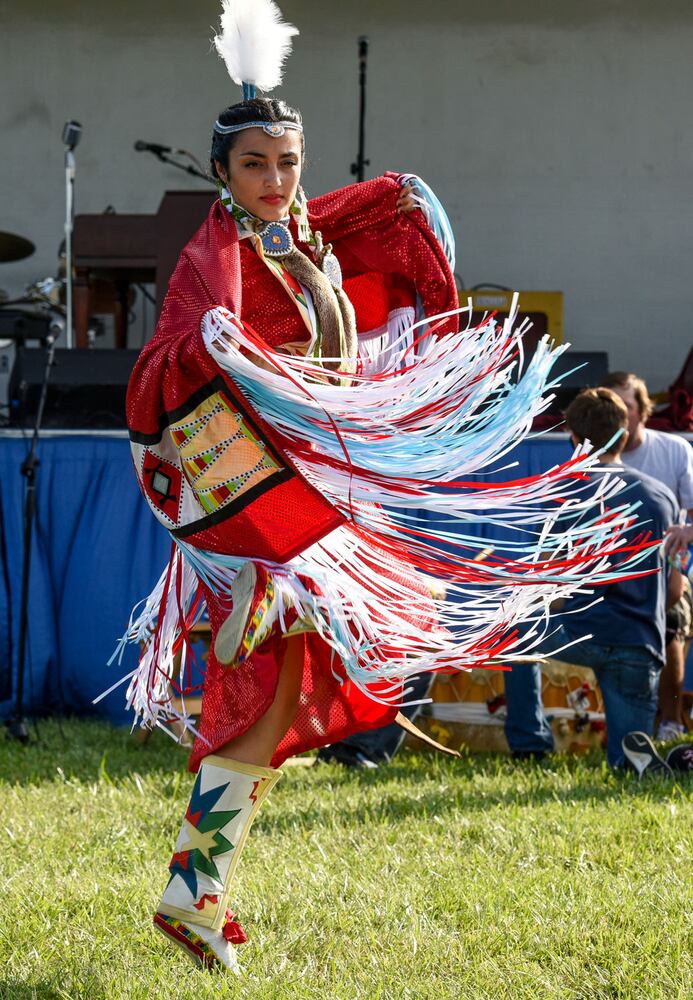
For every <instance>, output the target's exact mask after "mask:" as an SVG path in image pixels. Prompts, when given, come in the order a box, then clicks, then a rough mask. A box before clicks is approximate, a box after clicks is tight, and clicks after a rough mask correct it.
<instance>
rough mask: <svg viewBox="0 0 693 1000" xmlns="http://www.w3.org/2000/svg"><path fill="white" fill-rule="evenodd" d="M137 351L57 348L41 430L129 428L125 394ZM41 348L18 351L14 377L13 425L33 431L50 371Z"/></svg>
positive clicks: (12, 388) (26, 348)
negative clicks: (127, 426)
mask: <svg viewBox="0 0 693 1000" xmlns="http://www.w3.org/2000/svg"><path fill="white" fill-rule="evenodd" d="M138 354H139V351H124V350H115V349H106V348H104V349H101V348H96V349H94V350H86V349H84V350H83V349H81V348H76V349H73V350H68V349H66V348H58V349H57V350H56V352H55V364H54V365H53V368H52V369H51V374H50V380H49V382H48V393H47V396H46V406H45V409H44V412H43V423H42V426H43V427H50V428H63V429H69V430H75V429H80V428H82V429H84V428H92V429H98V428H100V429H108V428H125V426H126V423H125V393H126V391H127V385H128V381H129V379H130V373H131V372H132V369H133V366H134V364H135V361H136V360H137V356H138ZM46 357H47V352H46V350H45V349H42V348H37V347H36V348H29V347H19V346H18V347H17V352H16V355H15V363H14V368H13V369H12V375H11V376H10V386H9V398H10V424H11V425H12V426H13V427H24V428H27V427H31V426H33V423H34V419H35V416H36V410H37V408H38V403H39V397H40V395H41V384H42V382H43V377H44V373H45V370H46Z"/></svg>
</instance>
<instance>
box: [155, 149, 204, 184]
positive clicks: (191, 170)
mask: <svg viewBox="0 0 693 1000" xmlns="http://www.w3.org/2000/svg"><path fill="white" fill-rule="evenodd" d="M154 155H155V156H156V157H157V159H159V160H161V162H162V163H168V165H169V167H177V168H178V169H179V170H184V171H185V173H186V174H191V175H192V176H193V177H201V178H202V180H203V181H207V183H208V184H214V181H213V180H212V178H211V177H210V176H209V175H208V174H204V173H202V171H201V170H198V169H197V167H193V166H190V165H187V166H186V165H185V163H178V161H177V160H172V159H171V157H170V156H167V155H166V153H154Z"/></svg>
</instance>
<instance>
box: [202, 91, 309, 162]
mask: <svg viewBox="0 0 693 1000" xmlns="http://www.w3.org/2000/svg"><path fill="white" fill-rule="evenodd" d="M217 120H218V122H219V124H220V125H243V124H245V123H246V122H292V123H293V124H294V125H301V124H303V122H302V119H301V112H300V111H297V110H296V108H292V107H289V105H288V104H286V103H285V102H284V101H275V100H272V99H271V98H269V97H254V98H253V99H252V101H241V103H240V104H232V105H231V106H230V107H228V108H226V110H225V111H222V112H221V114H220V115H219V117H218V119H217ZM239 135H240V133H239V132H230V133H229V134H228V135H219V133H218V132H213V133H212V149H211V152H210V154H209V160H210V170H211V173H212V177H218V176H219V175H218V174H217V168H216V166H215V164H214V161H215V160H218V161H219V162H220V163H223V164H224V165H225V166H228V160H229V151H230V150H231V149H232V148H233V144H234V143H235V142H236V140H237V139H238V137H239ZM301 151H303V133H301Z"/></svg>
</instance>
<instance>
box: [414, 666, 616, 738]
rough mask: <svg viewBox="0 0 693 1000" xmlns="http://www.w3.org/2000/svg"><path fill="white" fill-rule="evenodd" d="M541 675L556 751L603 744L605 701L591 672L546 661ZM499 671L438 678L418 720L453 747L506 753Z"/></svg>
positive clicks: (544, 700) (467, 672) (417, 722)
mask: <svg viewBox="0 0 693 1000" xmlns="http://www.w3.org/2000/svg"><path fill="white" fill-rule="evenodd" d="M541 673H542V700H543V703H544V711H545V713H546V717H547V719H548V721H549V723H550V725H551V729H552V731H553V736H554V745H555V748H556V750H557V751H559V752H567V753H585V752H587V751H588V750H592V749H594V748H600V747H602V746H603V745H604V740H605V736H606V724H605V719H604V703H603V701H602V696H601V692H600V690H599V687H598V685H597V682H596V679H595V676H594V674H593V672H592V670H590V668H589V667H581V666H578V665H577V664H573V663H566V662H563V661H561V660H553V659H547V660H545V661H544V662H543V663H542V664H541ZM503 674H504V671H502V670H488V669H486V670H470V671H460V672H459V673H456V674H441V675H439V676H437V677H436V678H435V679H434V681H433V685H432V687H431V691H430V697H431V699H432V701H431V703H430V704H428V705H425V706H424V708H423V710H422V713H421V715H420V716H419V718H418V719H417V720H416V724H417V725H418V726H419V728H420V729H422V730H423V731H424V732H426V733H427V734H428V735H430V736H431V737H432V738H433V739H435V740H437V741H438V742H439V743H442V744H443V745H444V746H447V747H450V748H451V749H454V750H463V751H465V750H466V751H472V752H475V751H476V752H478V751H491V752H495V753H508V752H509V748H508V744H507V742H506V739H505V732H504V729H503V723H504V721H505V717H506V707H505V694H504V690H505V688H504V683H503ZM412 745H413V744H412ZM420 746H421V744H419V749H420Z"/></svg>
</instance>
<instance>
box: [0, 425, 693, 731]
mask: <svg viewBox="0 0 693 1000" xmlns="http://www.w3.org/2000/svg"><path fill="white" fill-rule="evenodd" d="M28 447H29V439H28V436H26V435H24V434H22V433H21V432H19V431H3V432H2V433H1V434H0V525H1V533H0V569H1V576H0V657H1V660H0V662H1V663H2V670H0V715H1V716H3V717H7V716H8V715H9V714H10V712H11V709H12V703H13V697H14V683H15V679H16V671H17V648H18V628H19V609H20V594H21V571H22V545H23V528H22V509H23V508H22V502H23V496H24V479H23V477H22V475H21V472H20V469H21V464H22V461H23V459H24V457H25V455H26V453H27V450H28ZM569 455H570V446H569V442H568V439H567V437H566V436H565V435H564V434H557V433H550V434H544V435H542V436H541V437H538V438H530V439H529V440H527V441H525V442H523V443H522V444H521V445H520V446H519V447H518V448H517V449H516V450H515V451H514V452H513V453H512V455H511V456H509V457H508V459H507V460H506V461H504V462H503V463H501V464H502V465H503V466H504V467H505V471H503V472H501V473H499V474H498V475H494V476H491V475H488V476H486V477H480V478H482V479H486V480H491V479H519V478H523V477H526V476H531V475H535V474H537V473H538V472H540V471H544V470H546V469H548V468H550V467H551V466H553V465H556V464H557V463H559V462H562V461H564V460H565V459H567V458H568V457H569ZM39 458H40V466H39V469H38V476H37V511H36V523H35V533H34V544H33V550H32V560H31V586H30V603H29V632H28V656H27V675H26V698H25V703H26V709H27V711H28V712H29V713H41V714H43V713H50V712H64V713H68V714H76V715H83V714H94V715H98V716H101V717H103V718H107V719H108V720H110V721H112V722H116V723H125V722H126V721H127V718H128V717H127V715H126V713H125V711H124V709H123V694H124V690H123V688H121V689H118V690H117V691H115V692H114V693H112V694H111V695H109V696H108V698H106V699H104V700H103V701H102V702H100V703H99V705H97V706H94V705H92V701H93V699H94V698H95V697H96V696H97V695H98V694H100V693H101V692H102V691H104V690H105V689H106V688H108V687H110V686H111V685H112V684H113V683H114V682H115V681H116V680H117V679H118V678H119V677H120V676H121V675H123V674H125V673H126V672H127V671H129V670H130V669H132V668H133V667H134V665H135V662H136V656H137V654H136V651H135V650H134V649H132V648H130V649H128V650H127V652H126V655H125V657H124V659H123V663H122V665H121V666H120V667H118V666H116V665H115V664H114V665H112V666H110V667H109V666H108V660H109V659H110V657H111V655H112V653H113V650H114V648H115V645H116V642H117V640H118V638H119V637H120V636H121V635H122V634H123V632H124V631H125V628H126V626H127V623H128V620H129V616H130V612H131V610H132V608H133V606H134V605H135V603H136V602H138V601H140V600H142V599H143V598H144V597H146V596H147V595H148V594H149V592H150V590H151V589H152V587H153V586H154V584H155V583H156V580H157V579H158V577H159V575H160V573H161V571H162V569H163V567H164V564H165V562H166V560H167V558H168V554H169V551H170V546H171V541H170V538H169V536H168V535H167V533H166V532H165V531H164V529H163V528H161V527H160V525H159V524H158V523H157V522H156V521H155V519H154V517H153V516H152V514H151V513H150V511H149V509H148V508H147V506H146V504H145V501H144V500H143V498H142V496H141V494H140V492H139V489H138V487H137V484H136V481H135V476H134V473H133V470H132V465H131V459H130V449H129V445H128V441H127V437H126V434H125V432H121V431H98V432H97V431H94V432H81V431H80V432H69V431H47V432H44V434H43V435H42V439H41V442H40V445H39ZM510 463H516V464H514V465H513V467H512V468H508V465H509V464H510ZM478 534H480V535H483V537H485V538H488V539H489V541H490V542H499V543H501V545H502V538H503V535H502V530H500V529H499V530H497V531H495V532H494V531H491V530H488V529H487V530H484V531H483V532H481V531H480V532H478ZM9 664H11V671H10V670H9V669H8V665H9ZM692 669H693V657H691V658H689V664H688V670H689V675H690V674H691V671H692Z"/></svg>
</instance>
